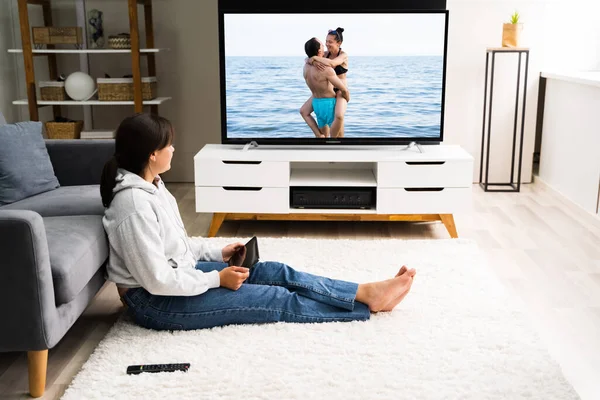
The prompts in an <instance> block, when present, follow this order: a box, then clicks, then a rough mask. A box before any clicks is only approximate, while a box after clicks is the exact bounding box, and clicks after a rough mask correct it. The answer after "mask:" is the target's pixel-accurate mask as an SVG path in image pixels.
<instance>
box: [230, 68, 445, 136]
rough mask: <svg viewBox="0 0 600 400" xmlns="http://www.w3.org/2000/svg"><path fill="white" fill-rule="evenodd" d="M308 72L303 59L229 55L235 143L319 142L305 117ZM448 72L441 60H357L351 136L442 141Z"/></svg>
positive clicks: (348, 126) (351, 82)
mask: <svg viewBox="0 0 600 400" xmlns="http://www.w3.org/2000/svg"><path fill="white" fill-rule="evenodd" d="M303 66H304V57H227V59H226V72H227V76H226V83H227V131H228V137H229V138H252V137H254V138H258V137H260V138H290V137H295V138H297V137H306V138H314V134H313V133H312V131H311V130H310V128H309V127H308V125H306V122H304V119H302V116H301V115H300V113H299V110H300V107H302V105H303V104H304V102H305V101H306V100H307V99H308V98H309V97H310V95H311V93H310V90H309V89H308V87H307V86H306V82H305V81H304V78H303V76H302V68H303ZM442 67H443V57H442V56H439V57H417V56H414V57H413V56H406V57H350V59H349V66H348V68H349V71H348V74H347V82H348V89H349V90H350V102H349V103H348V109H347V111H346V114H345V122H344V127H345V129H344V130H345V134H344V137H347V138H349V137H352V138H373V137H382V138H392V137H393V138H396V137H400V138H412V137H417V136H418V137H439V135H440V119H441V101H442V72H443V71H442ZM313 116H314V114H313ZM315 119H316V118H315Z"/></svg>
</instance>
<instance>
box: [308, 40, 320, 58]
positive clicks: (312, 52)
mask: <svg viewBox="0 0 600 400" xmlns="http://www.w3.org/2000/svg"><path fill="white" fill-rule="evenodd" d="M320 48H321V43H319V40H318V39H317V38H311V39H309V40H308V42H306V43H304V51H305V52H306V55H307V56H309V57H312V56H316V55H317V54H318V53H319V49H320Z"/></svg>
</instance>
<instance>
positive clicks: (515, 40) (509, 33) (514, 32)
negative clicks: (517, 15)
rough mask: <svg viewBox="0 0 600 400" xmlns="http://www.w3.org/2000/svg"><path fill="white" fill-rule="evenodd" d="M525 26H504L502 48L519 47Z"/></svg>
mask: <svg viewBox="0 0 600 400" xmlns="http://www.w3.org/2000/svg"><path fill="white" fill-rule="evenodd" d="M522 31H523V24H504V25H503V26H502V47H519V44H520V39H521V32H522Z"/></svg>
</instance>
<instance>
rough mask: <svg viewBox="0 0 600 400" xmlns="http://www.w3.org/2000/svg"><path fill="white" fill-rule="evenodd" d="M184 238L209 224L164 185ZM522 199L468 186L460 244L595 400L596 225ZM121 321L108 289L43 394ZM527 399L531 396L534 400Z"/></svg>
mask: <svg viewBox="0 0 600 400" xmlns="http://www.w3.org/2000/svg"><path fill="white" fill-rule="evenodd" d="M167 186H168V187H169V190H170V191H171V192H172V193H173V195H174V196H175V197H176V198H177V200H178V202H179V206H180V210H181V213H182V216H183V219H184V222H185V225H186V228H187V230H188V234H189V235H190V236H204V235H206V233H207V232H208V227H209V224H210V220H211V215H206V214H196V213H195V211H194V188H193V186H192V184H169V185H167ZM521 187H522V191H521V193H484V192H483V191H482V190H481V189H480V188H479V186H477V185H474V186H473V207H472V211H471V212H469V213H466V214H463V215H455V221H456V226H457V229H458V234H459V236H460V237H461V238H470V239H474V240H475V241H476V242H477V243H478V244H479V246H480V248H481V249H482V250H483V252H484V253H485V254H486V256H487V258H488V261H489V263H490V265H491V266H492V267H493V269H494V271H495V272H496V274H497V276H498V278H499V279H500V280H501V281H502V282H503V283H504V284H505V285H506V287H507V288H509V289H510V291H511V292H512V293H513V294H514V295H515V296H517V298H519V299H521V300H522V301H523V303H524V305H525V306H526V308H527V309H528V310H529V312H530V313H531V317H532V319H533V320H534V321H535V322H536V324H537V326H538V327H539V330H540V333H541V334H542V338H543V340H544V341H545V342H546V344H547V346H548V348H549V350H550V352H551V354H552V355H554V356H555V357H556V358H557V359H558V360H559V362H560V364H561V366H562V367H563V371H564V373H565V376H566V377H567V378H568V379H569V380H570V381H571V383H573V385H574V387H575V389H576V390H577V391H578V392H579V394H580V396H581V397H582V398H583V399H590V400H591V399H600V380H599V379H598V377H600V219H599V218H598V217H597V216H595V215H591V214H589V213H587V212H585V211H583V210H581V209H579V208H578V207H576V206H574V205H573V204H571V203H569V202H568V201H567V200H565V199H563V198H562V197H560V196H559V195H557V194H556V193H554V192H553V191H552V190H550V189H548V188H547V187H545V186H544V185H543V184H541V183H534V184H529V185H522V186H521ZM252 235H257V236H261V237H267V236H270V237H287V236H289V237H306V238H356V239H365V240H369V239H378V238H400V239H447V238H448V237H449V236H448V233H447V232H446V230H445V228H444V226H443V225H442V224H441V223H440V222H433V223H431V222H426V223H408V222H394V223H383V222H382V223H379V222H359V223H354V222H334V223H330V222H267V221H262V222H255V221H248V222H241V223H238V222H225V223H224V224H223V227H222V228H221V230H220V231H219V234H218V236H229V237H233V236H237V237H249V236H252ZM119 311H120V302H119V300H118V297H117V295H116V290H115V288H114V286H113V285H112V284H107V285H106V286H105V287H104V289H103V290H102V291H101V292H100V293H99V294H98V296H97V297H96V299H95V300H94V302H93V303H92V304H91V305H90V307H89V308H88V309H87V310H86V312H85V314H84V315H83V316H82V317H81V318H80V319H79V320H78V321H77V322H76V324H75V325H74V327H73V328H72V329H71V330H70V331H69V332H68V333H67V335H66V336H65V337H64V338H63V340H62V341H61V342H60V343H59V344H58V345H57V346H56V347H55V348H54V349H52V350H50V352H49V364H48V378H47V390H46V394H45V396H44V397H43V398H47V399H58V398H60V396H61V395H62V393H63V392H64V390H65V388H66V387H67V386H68V385H69V382H70V381H71V379H72V378H73V376H74V375H75V374H76V373H77V371H78V370H79V368H80V367H81V365H83V363H84V362H85V361H86V359H87V358H88V357H89V355H90V354H91V353H92V351H93V350H94V348H95V346H96V345H97V344H98V343H99V342H100V340H102V338H103V337H104V335H105V334H106V332H107V331H108V329H109V328H110V326H111V324H112V323H113V322H114V320H115V318H116V317H117V315H118V313H119ZM27 388H28V384H27V360H26V356H25V354H24V353H4V354H1V353H0V398H2V399H20V398H27V394H26V393H27ZM534 398H535V395H534Z"/></svg>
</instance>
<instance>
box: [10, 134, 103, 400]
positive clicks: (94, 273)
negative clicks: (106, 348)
mask: <svg viewBox="0 0 600 400" xmlns="http://www.w3.org/2000/svg"><path fill="white" fill-rule="evenodd" d="M46 148H47V150H48V153H49V155H50V160H51V162H52V166H53V168H54V172H55V175H56V177H57V178H58V181H59V182H60V187H59V188H58V189H54V190H51V191H49V192H45V193H41V194H38V195H35V196H32V197H29V198H26V199H23V200H21V201H18V202H16V203H12V204H8V205H5V206H2V207H0V260H2V261H1V264H0V310H1V314H2V329H0V352H8V351H11V352H13V351H27V352H28V359H29V389H30V394H31V395H32V396H33V397H40V396H41V395H42V394H43V393H44V388H45V383H46V366H47V357H48V349H50V348H52V347H54V346H55V345H56V344H57V343H58V342H59V341H60V340H61V339H62V337H63V336H64V335H65V333H66V332H67V331H68V330H69V329H70V328H71V326H72V325H73V324H74V323H75V321H76V320H77V318H79V316H80V315H81V314H82V313H83V311H84V310H85V308H86V307H87V306H88V305H89V303H90V302H91V300H92V299H93V298H94V296H95V295H96V294H97V293H98V291H99V290H100V289H101V288H102V286H103V285H104V283H105V264H106V260H107V258H108V242H107V238H106V233H105V232H104V228H103V226H102V215H103V213H104V207H103V206H102V202H101V200H100V189H99V183H100V176H101V173H102V167H103V166H104V163H105V162H106V161H107V160H108V159H109V158H110V157H111V156H112V154H113V153H114V140H47V141H46Z"/></svg>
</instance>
